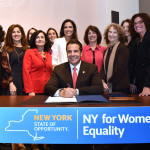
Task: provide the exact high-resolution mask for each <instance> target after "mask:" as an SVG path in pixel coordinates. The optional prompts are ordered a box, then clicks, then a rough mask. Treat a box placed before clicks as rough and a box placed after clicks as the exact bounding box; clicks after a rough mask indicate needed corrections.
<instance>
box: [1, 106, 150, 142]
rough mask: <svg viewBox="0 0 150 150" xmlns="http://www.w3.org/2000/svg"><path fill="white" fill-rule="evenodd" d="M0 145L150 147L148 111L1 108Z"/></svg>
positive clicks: (131, 109) (103, 108) (101, 108)
mask: <svg viewBox="0 0 150 150" xmlns="http://www.w3.org/2000/svg"><path fill="white" fill-rule="evenodd" d="M0 143H39V144H42V143H43V144H44V143H47V144H48V143H49V144H115V143H117V144H118V143H150V107H69V108H68V107H55V108H53V107H49V108H47V107H45V108H43V107H42V108H41V107H40V108H39V107H36V108H26V107H19V108H18V107H4V108H2V107H1V108H0Z"/></svg>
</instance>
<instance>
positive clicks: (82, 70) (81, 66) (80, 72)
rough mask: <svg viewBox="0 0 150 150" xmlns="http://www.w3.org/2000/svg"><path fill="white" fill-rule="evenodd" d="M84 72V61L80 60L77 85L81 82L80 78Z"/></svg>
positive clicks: (85, 70)
mask: <svg viewBox="0 0 150 150" xmlns="http://www.w3.org/2000/svg"><path fill="white" fill-rule="evenodd" d="M86 72H87V69H86V66H85V65H84V62H83V61H81V65H80V70H79V74H78V78H77V82H76V86H77V87H78V86H79V84H80V83H81V80H82V79H83V78H84V76H85V74H86Z"/></svg>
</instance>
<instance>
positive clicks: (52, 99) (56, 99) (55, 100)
mask: <svg viewBox="0 0 150 150" xmlns="http://www.w3.org/2000/svg"><path fill="white" fill-rule="evenodd" d="M58 102H59V103H63V102H77V99H76V98H75V97H73V98H63V97H51V96H49V97H48V99H47V100H46V101H45V103H58Z"/></svg>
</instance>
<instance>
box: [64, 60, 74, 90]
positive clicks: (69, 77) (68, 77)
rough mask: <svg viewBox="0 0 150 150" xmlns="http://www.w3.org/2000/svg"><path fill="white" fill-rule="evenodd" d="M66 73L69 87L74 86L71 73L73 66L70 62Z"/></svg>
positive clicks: (67, 64)
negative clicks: (71, 66)
mask: <svg viewBox="0 0 150 150" xmlns="http://www.w3.org/2000/svg"><path fill="white" fill-rule="evenodd" d="M64 74H65V75H66V79H67V83H66V84H68V85H66V86H67V87H69V86H71V87H72V88H73V81H72V75H71V68H70V65H69V63H68V62H67V63H66V72H64Z"/></svg>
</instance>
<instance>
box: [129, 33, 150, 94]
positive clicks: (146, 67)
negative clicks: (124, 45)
mask: <svg viewBox="0 0 150 150" xmlns="http://www.w3.org/2000/svg"><path fill="white" fill-rule="evenodd" d="M137 40H138V42H137V44H136V45H135V47H134V48H133V50H132V53H131V55H130V61H129V63H130V64H129V71H130V74H131V75H132V76H131V77H130V80H131V81H132V80H133V78H135V80H136V81H135V84H136V85H137V88H138V93H140V92H142V90H143V87H144V86H145V87H149V88H150V31H147V32H146V33H145V35H144V38H143V40H142V42H140V41H139V39H137Z"/></svg>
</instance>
